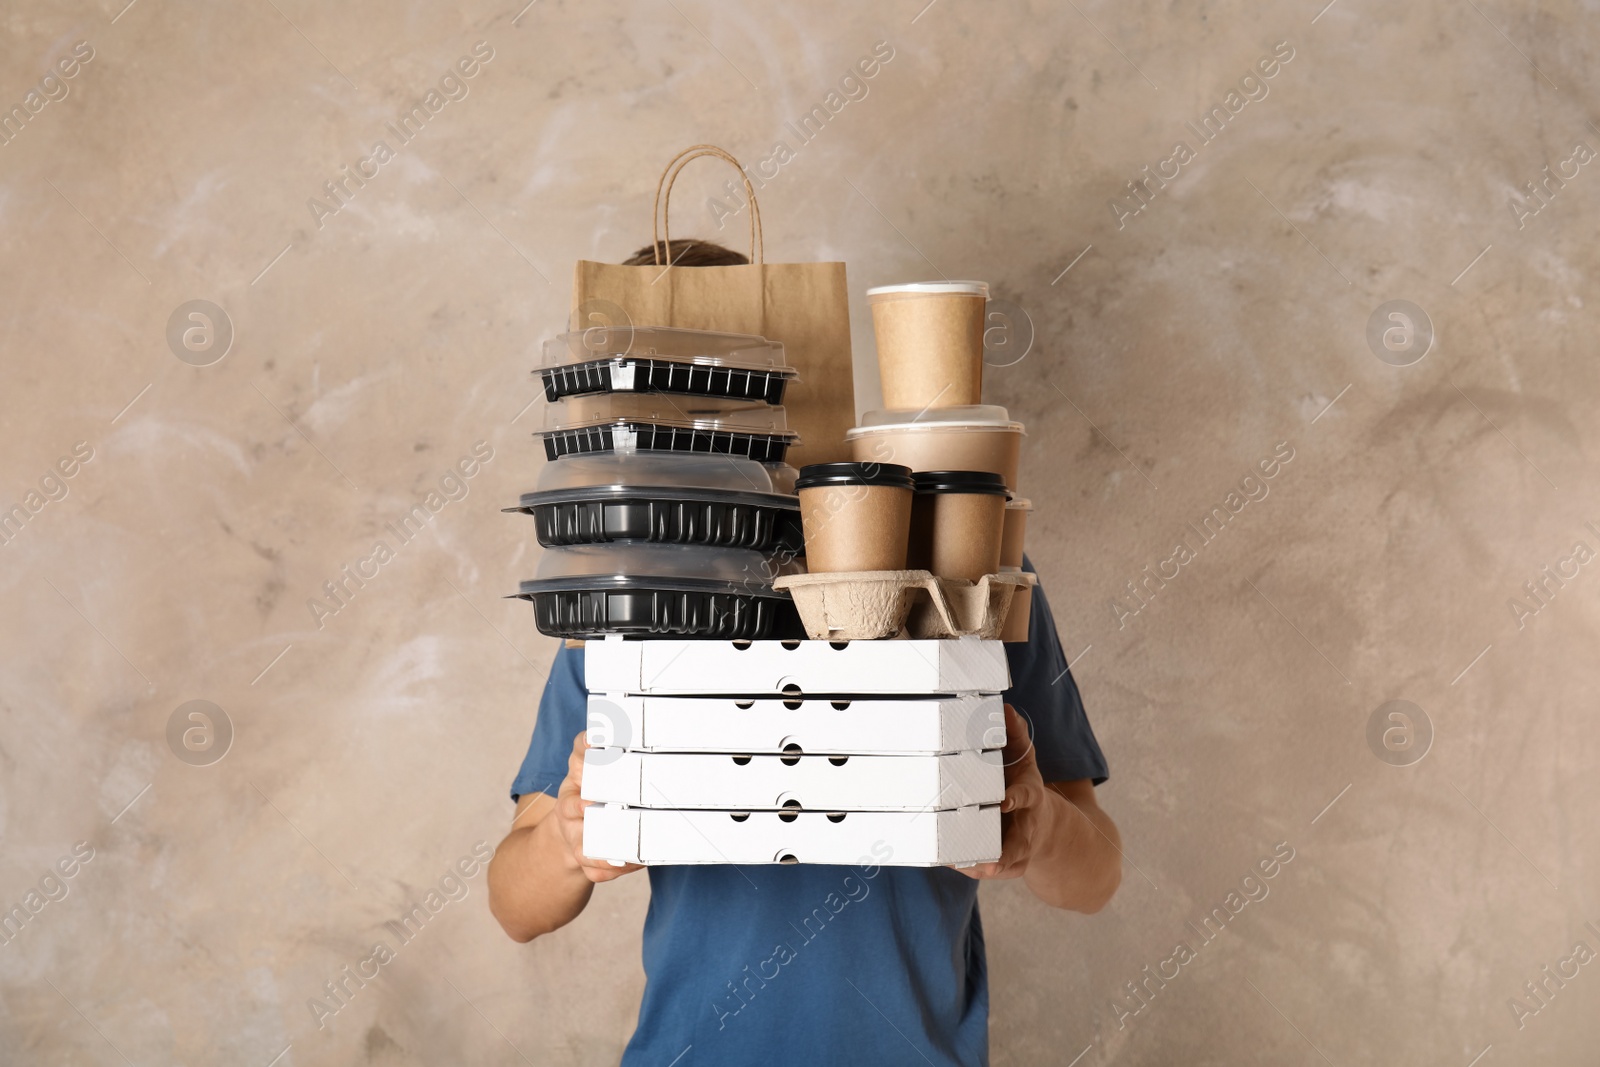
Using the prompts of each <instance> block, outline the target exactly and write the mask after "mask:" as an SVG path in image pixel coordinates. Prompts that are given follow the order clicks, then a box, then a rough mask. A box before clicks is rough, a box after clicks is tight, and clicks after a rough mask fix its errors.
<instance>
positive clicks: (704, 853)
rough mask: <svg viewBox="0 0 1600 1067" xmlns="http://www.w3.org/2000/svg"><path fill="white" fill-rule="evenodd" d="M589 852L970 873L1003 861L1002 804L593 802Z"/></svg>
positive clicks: (650, 859) (615, 858) (586, 828)
mask: <svg viewBox="0 0 1600 1067" xmlns="http://www.w3.org/2000/svg"><path fill="white" fill-rule="evenodd" d="M583 851H584V854H585V855H587V856H589V857H590V858H591V859H599V860H608V861H610V862H612V863H616V864H623V863H644V864H686V863H834V864H869V865H877V866H887V867H938V866H956V867H970V866H972V865H973V864H975V863H991V862H993V861H995V860H998V859H999V858H1000V806H999V805H998V804H990V805H985V806H983V807H973V808H954V809H952V810H950V811H925V812H904V811H852V812H842V813H841V812H835V813H833V814H827V813H824V812H820V811H802V812H778V811H752V812H748V813H745V812H730V811H673V810H669V809H666V808H630V807H625V806H622V805H618V804H591V805H590V806H589V807H587V808H585V809H584V811H583Z"/></svg>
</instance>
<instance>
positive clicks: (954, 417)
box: [844, 404, 1026, 441]
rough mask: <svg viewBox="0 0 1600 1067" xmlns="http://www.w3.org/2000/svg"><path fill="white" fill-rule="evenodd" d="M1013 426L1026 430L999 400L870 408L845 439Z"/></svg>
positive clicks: (1008, 427) (1019, 429)
mask: <svg viewBox="0 0 1600 1067" xmlns="http://www.w3.org/2000/svg"><path fill="white" fill-rule="evenodd" d="M905 429H928V430H1011V431H1013V432H1015V433H1025V432H1026V431H1025V430H1024V429H1023V427H1022V423H1020V422H1013V421H1012V420H1011V416H1010V414H1009V413H1008V412H1007V411H1006V409H1005V408H1003V407H999V406H998V405H995V404H964V405H961V406H959V407H950V408H926V409H922V410H918V409H916V408H904V409H899V410H894V409H890V410H886V411H869V412H867V413H866V414H865V415H862V416H861V425H859V426H857V427H855V428H853V429H850V430H846V431H845V435H844V436H845V440H846V441H849V440H851V439H853V438H856V437H860V436H863V435H865V434H870V433H877V432H881V431H884V430H905Z"/></svg>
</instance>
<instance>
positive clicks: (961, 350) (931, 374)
mask: <svg viewBox="0 0 1600 1067" xmlns="http://www.w3.org/2000/svg"><path fill="white" fill-rule="evenodd" d="M867 300H868V301H869V302H870V303H871V305H872V329H873V332H874V333H875V334H876V335H877V339H878V375H879V377H880V379H881V380H882V385H883V402H884V406H885V407H890V408H910V409H912V410H918V409H921V408H927V407H954V406H958V405H964V404H976V403H978V402H979V400H980V399H981V398H982V392H983V322H984V309H985V307H986V305H987V304H988V301H989V286H988V285H987V284H985V283H984V282H912V283H910V284H908V285H882V286H879V287H877V288H875V289H868V290H867Z"/></svg>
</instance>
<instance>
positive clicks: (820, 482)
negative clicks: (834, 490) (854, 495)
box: [794, 463, 912, 492]
mask: <svg viewBox="0 0 1600 1067" xmlns="http://www.w3.org/2000/svg"><path fill="white" fill-rule="evenodd" d="M829 485H880V486H885V487H888V488H891V489H910V488H911V487H912V480H911V468H910V467H902V466H901V465H900V464H898V463H812V464H809V465H807V466H804V467H801V468H800V477H799V478H798V479H797V480H796V481H795V483H794V487H795V490H796V492H798V491H799V490H801V489H818V488H821V487H823V486H829Z"/></svg>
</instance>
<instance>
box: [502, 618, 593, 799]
mask: <svg viewBox="0 0 1600 1067" xmlns="http://www.w3.org/2000/svg"><path fill="white" fill-rule="evenodd" d="M588 706H589V693H588V690H586V689H585V688H584V685H583V649H581V648H568V647H567V646H566V644H565V642H563V643H562V645H561V647H560V648H559V649H557V650H556V658H555V659H554V660H553V661H551V664H550V678H549V680H548V681H546V682H545V683H544V693H543V695H541V696H540V697H539V717H538V718H537V719H535V720H534V723H533V741H532V742H531V743H530V744H529V745H528V754H527V755H526V756H524V757H523V759H522V769H521V770H520V771H518V772H517V777H516V780H515V781H513V782H512V783H511V799H512V800H513V801H515V800H516V799H517V798H518V797H520V796H524V795H526V794H528V793H547V794H549V795H550V796H555V795H556V791H557V790H558V789H560V788H561V782H562V779H564V778H566V776H567V759H568V757H570V756H571V755H572V739H573V738H574V737H576V736H577V735H578V734H579V733H580V732H582V730H583V729H584V727H585V726H586V725H587V724H588V720H589V712H588Z"/></svg>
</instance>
